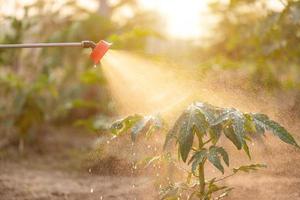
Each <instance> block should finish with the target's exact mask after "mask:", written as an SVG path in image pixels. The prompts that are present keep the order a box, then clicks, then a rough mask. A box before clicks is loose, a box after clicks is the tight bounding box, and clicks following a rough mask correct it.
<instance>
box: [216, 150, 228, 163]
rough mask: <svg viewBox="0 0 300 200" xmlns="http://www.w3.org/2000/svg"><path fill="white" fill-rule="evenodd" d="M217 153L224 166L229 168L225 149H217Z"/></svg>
mask: <svg viewBox="0 0 300 200" xmlns="http://www.w3.org/2000/svg"><path fill="white" fill-rule="evenodd" d="M217 151H218V153H219V154H220V155H221V156H222V158H223V160H224V162H225V164H226V165H227V166H229V156H228V153H227V152H226V151H225V149H224V148H223V147H218V149H217Z"/></svg>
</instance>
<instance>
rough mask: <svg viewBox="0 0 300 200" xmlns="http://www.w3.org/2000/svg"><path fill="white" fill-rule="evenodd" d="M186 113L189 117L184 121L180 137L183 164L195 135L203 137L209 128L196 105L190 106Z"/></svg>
mask: <svg viewBox="0 0 300 200" xmlns="http://www.w3.org/2000/svg"><path fill="white" fill-rule="evenodd" d="M185 112H186V113H187V116H186V118H184V119H183V123H182V124H181V127H180V131H179V136H178V143H179V148H180V154H181V158H182V160H183V162H186V160H187V157H188V154H189V152H190V150H191V148H192V145H193V141H194V135H195V133H197V136H198V137H203V136H204V134H205V133H206V130H207V128H208V122H207V121H206V119H205V117H204V116H203V114H202V113H201V112H199V110H198V108H197V107H196V106H195V105H191V106H189V107H188V109H187V110H186V111H185Z"/></svg>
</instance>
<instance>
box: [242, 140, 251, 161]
mask: <svg viewBox="0 0 300 200" xmlns="http://www.w3.org/2000/svg"><path fill="white" fill-rule="evenodd" d="M243 150H244V151H245V153H246V154H247V156H248V158H249V159H251V155H250V151H249V147H248V145H247V142H246V141H244V144H243Z"/></svg>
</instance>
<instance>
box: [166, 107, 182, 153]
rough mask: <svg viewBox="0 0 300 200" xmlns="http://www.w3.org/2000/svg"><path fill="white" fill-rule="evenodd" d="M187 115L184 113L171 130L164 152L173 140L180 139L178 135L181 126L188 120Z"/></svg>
mask: <svg viewBox="0 0 300 200" xmlns="http://www.w3.org/2000/svg"><path fill="white" fill-rule="evenodd" d="M186 116H187V113H186V112H183V113H182V114H181V115H180V116H179V118H178V119H177V120H176V122H175V124H174V125H173V127H172V128H171V129H170V130H169V132H168V134H167V136H166V139H165V143H164V150H165V149H166V148H167V146H168V145H169V143H170V141H171V140H172V139H178V134H179V129H180V126H181V124H182V123H183V121H184V119H185V118H186Z"/></svg>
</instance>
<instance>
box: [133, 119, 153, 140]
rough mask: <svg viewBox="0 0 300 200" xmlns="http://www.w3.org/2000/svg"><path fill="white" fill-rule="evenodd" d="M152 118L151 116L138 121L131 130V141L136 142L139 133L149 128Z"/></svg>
mask: <svg viewBox="0 0 300 200" xmlns="http://www.w3.org/2000/svg"><path fill="white" fill-rule="evenodd" d="M151 120H152V118H151V117H150V116H146V117H143V118H142V119H141V120H140V121H138V122H137V123H136V124H135V125H134V126H133V127H132V128H131V140H132V141H135V140H136V137H137V135H138V134H139V133H141V132H142V131H143V130H144V129H146V128H147V126H149V124H150V121H151Z"/></svg>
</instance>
